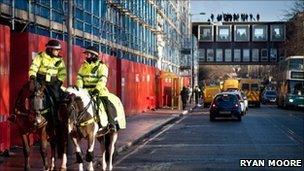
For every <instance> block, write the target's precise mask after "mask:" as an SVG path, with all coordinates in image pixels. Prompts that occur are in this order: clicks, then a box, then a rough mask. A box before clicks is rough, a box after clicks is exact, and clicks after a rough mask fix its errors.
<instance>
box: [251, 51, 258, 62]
mask: <svg viewBox="0 0 304 171" xmlns="http://www.w3.org/2000/svg"><path fill="white" fill-rule="evenodd" d="M252 61H253V62H258V61H259V49H252Z"/></svg>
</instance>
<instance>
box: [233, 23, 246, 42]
mask: <svg viewBox="0 0 304 171" xmlns="http://www.w3.org/2000/svg"><path fill="white" fill-rule="evenodd" d="M234 41H236V42H248V41H249V26H241V25H239V26H237V25H236V26H235V29H234Z"/></svg>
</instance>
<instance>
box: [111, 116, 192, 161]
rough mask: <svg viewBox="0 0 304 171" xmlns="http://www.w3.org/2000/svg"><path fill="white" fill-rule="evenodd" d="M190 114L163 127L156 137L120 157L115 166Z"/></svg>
mask: <svg viewBox="0 0 304 171" xmlns="http://www.w3.org/2000/svg"><path fill="white" fill-rule="evenodd" d="M188 116H189V115H185V116H184V117H183V118H181V119H180V120H178V121H176V122H175V123H173V124H171V125H169V126H168V127H166V128H165V129H163V130H162V131H160V132H159V133H157V134H156V135H155V136H154V137H152V138H150V139H149V140H147V141H146V142H145V143H143V144H142V145H140V146H138V147H137V148H135V149H134V150H133V151H132V152H131V153H129V154H127V155H125V156H123V157H122V158H121V159H119V160H118V161H117V162H115V164H114V166H116V165H118V164H119V163H121V162H122V161H123V160H125V159H126V158H128V157H129V156H131V155H133V154H134V153H136V152H138V151H139V150H140V149H142V148H143V147H144V146H145V145H146V144H148V143H149V142H151V141H153V140H154V139H155V138H157V137H158V136H160V135H161V134H163V133H164V132H166V131H167V130H169V129H170V128H171V127H173V126H175V125H176V124H178V123H180V122H181V121H182V120H184V119H185V118H187V117H188Z"/></svg>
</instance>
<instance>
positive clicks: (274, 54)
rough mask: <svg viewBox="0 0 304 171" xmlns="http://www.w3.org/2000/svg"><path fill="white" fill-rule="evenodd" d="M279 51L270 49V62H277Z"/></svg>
mask: <svg viewBox="0 0 304 171" xmlns="http://www.w3.org/2000/svg"><path fill="white" fill-rule="evenodd" d="M277 56H278V50H277V49H270V61H277Z"/></svg>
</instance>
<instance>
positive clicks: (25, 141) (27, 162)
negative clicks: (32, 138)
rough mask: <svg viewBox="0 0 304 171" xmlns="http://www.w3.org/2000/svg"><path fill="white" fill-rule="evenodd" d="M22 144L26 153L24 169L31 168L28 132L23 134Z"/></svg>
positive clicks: (24, 153)
mask: <svg viewBox="0 0 304 171" xmlns="http://www.w3.org/2000/svg"><path fill="white" fill-rule="evenodd" d="M21 136H22V145H23V155H24V170H30V169H31V167H30V158H29V155H30V146H29V142H28V137H27V135H26V134H22V135H21Z"/></svg>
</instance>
